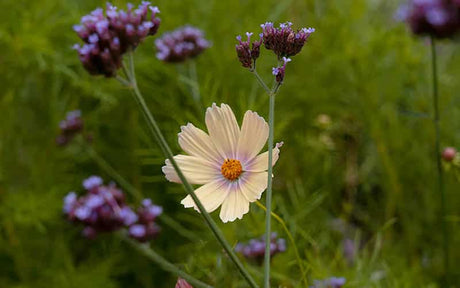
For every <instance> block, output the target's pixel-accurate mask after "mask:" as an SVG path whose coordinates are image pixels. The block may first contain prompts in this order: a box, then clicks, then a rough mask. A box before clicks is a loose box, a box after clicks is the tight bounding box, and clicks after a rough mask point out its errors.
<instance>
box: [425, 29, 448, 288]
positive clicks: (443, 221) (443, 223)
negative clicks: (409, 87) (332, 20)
mask: <svg viewBox="0 0 460 288" xmlns="http://www.w3.org/2000/svg"><path fill="white" fill-rule="evenodd" d="M430 40H431V68H432V77H433V108H434V119H433V122H434V128H435V130H436V139H435V140H436V168H437V174H438V179H437V180H438V193H439V194H440V197H441V227H442V238H443V245H442V247H443V252H444V273H445V281H446V284H447V283H448V282H449V276H450V275H449V274H450V271H449V270H450V269H449V231H448V227H447V223H446V217H445V216H446V195H445V189H444V179H443V171H442V163H441V147H440V134H441V129H440V126H439V119H440V115H439V92H438V71H437V59H436V41H435V39H434V37H433V36H431V38H430Z"/></svg>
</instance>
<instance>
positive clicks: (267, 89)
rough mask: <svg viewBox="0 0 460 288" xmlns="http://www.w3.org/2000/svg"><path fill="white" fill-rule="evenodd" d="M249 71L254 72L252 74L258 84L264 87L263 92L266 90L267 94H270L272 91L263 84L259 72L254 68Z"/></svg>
mask: <svg viewBox="0 0 460 288" xmlns="http://www.w3.org/2000/svg"><path fill="white" fill-rule="evenodd" d="M251 72H252V74H254V76H256V79H257V81H258V82H259V84H260V86H262V88H264V90H265V92H267V94H269V95H270V94H271V93H272V90H270V88H268V86H267V84H265V81H264V80H263V79H262V77H260V75H259V73H257V71H256V69H254V70H251Z"/></svg>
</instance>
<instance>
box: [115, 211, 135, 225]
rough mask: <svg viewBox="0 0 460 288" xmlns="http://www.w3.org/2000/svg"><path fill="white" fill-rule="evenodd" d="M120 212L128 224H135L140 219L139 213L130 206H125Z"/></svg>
mask: <svg viewBox="0 0 460 288" xmlns="http://www.w3.org/2000/svg"><path fill="white" fill-rule="evenodd" d="M118 214H119V216H120V218H121V219H122V220H123V224H124V225H126V226H130V225H133V224H134V223H136V222H137V220H138V216H137V214H136V213H134V211H133V210H132V209H131V208H129V207H128V206H125V207H123V208H122V209H121V210H120V212H119V213H118Z"/></svg>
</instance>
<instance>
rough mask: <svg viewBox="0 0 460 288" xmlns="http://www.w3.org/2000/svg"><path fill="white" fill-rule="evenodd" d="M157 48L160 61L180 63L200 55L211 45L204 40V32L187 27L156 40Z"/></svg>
mask: <svg viewBox="0 0 460 288" xmlns="http://www.w3.org/2000/svg"><path fill="white" fill-rule="evenodd" d="M155 46H156V49H157V54H156V56H157V58H158V59H159V60H161V61H165V62H172V63H178V62H184V61H186V60H187V59H190V58H194V57H196V56H198V55H200V54H201V53H203V51H204V50H206V49H207V48H209V47H210V46H211V44H210V43H209V42H208V41H207V40H206V39H205V38H204V33H203V31H201V30H200V29H198V28H196V27H193V26H189V25H187V26H183V27H180V28H178V29H176V30H174V31H172V32H169V33H165V34H163V36H162V37H161V38H159V39H157V40H155Z"/></svg>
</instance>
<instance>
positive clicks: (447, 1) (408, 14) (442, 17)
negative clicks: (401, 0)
mask: <svg viewBox="0 0 460 288" xmlns="http://www.w3.org/2000/svg"><path fill="white" fill-rule="evenodd" d="M395 18H396V19H397V20H401V21H406V22H407V23H408V24H409V26H410V28H411V29H412V32H413V33H414V34H416V35H431V36H434V37H436V38H450V37H453V36H454V35H455V34H456V33H458V32H459V31H460V4H458V0H423V1H421V0H410V1H409V3H408V4H405V5H403V6H401V7H400V8H399V9H398V11H397V12H396V15H395Z"/></svg>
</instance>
